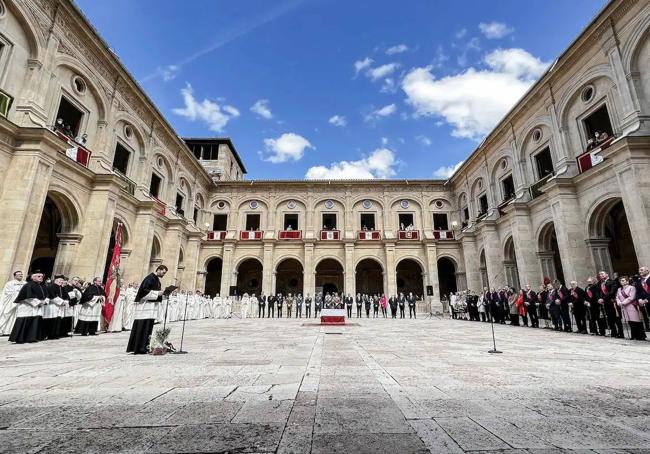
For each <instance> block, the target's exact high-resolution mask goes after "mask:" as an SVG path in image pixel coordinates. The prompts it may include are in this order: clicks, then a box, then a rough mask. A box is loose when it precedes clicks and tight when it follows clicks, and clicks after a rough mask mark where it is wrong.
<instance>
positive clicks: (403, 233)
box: [397, 230, 420, 241]
mask: <svg viewBox="0 0 650 454" xmlns="http://www.w3.org/2000/svg"><path fill="white" fill-rule="evenodd" d="M397 238H398V239H399V240H400V241H402V240H404V241H413V240H419V239H420V231H419V230H400V231H399V232H397Z"/></svg>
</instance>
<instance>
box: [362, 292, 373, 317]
mask: <svg viewBox="0 0 650 454" xmlns="http://www.w3.org/2000/svg"><path fill="white" fill-rule="evenodd" d="M371 304H372V297H371V296H368V295H366V294H365V293H364V295H363V306H364V308H365V309H366V318H370V305H371Z"/></svg>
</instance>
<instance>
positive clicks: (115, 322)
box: [107, 287, 126, 333]
mask: <svg viewBox="0 0 650 454" xmlns="http://www.w3.org/2000/svg"><path fill="white" fill-rule="evenodd" d="M125 308H126V289H125V288H124V287H122V288H120V294H119V296H118V297H117V301H115V307H113V318H111V321H110V323H109V324H108V330H107V331H108V332H109V333H119V332H120V331H122V329H124V309H125Z"/></svg>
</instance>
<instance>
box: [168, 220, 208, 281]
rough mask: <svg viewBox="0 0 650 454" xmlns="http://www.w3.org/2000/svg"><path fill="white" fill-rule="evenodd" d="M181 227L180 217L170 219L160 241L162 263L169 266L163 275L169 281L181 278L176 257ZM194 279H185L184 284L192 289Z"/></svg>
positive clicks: (178, 252)
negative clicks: (162, 247)
mask: <svg viewBox="0 0 650 454" xmlns="http://www.w3.org/2000/svg"><path fill="white" fill-rule="evenodd" d="M182 228H183V221H181V220H180V219H173V220H170V221H169V224H168V225H167V231H166V232H165V238H164V239H163V241H162V242H163V243H164V244H165V247H164V250H163V251H162V252H163V254H162V258H163V264H164V265H165V266H166V267H167V268H169V271H167V274H166V275H165V279H166V280H167V281H171V282H178V281H180V280H182V278H183V276H179V275H178V257H179V255H180V250H181V240H182V236H183V233H182V230H181V229H182ZM195 281H196V279H194V280H192V281H191V282H190V281H186V282H185V285H186V286H187V288H188V289H190V290H194V289H195V283H196V282H195ZM197 288H201V287H197Z"/></svg>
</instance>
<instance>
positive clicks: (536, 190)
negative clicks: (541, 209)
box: [528, 173, 553, 199]
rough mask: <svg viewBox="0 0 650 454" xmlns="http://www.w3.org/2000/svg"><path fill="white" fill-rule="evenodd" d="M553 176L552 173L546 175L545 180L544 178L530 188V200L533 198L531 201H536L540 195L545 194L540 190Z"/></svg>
mask: <svg viewBox="0 0 650 454" xmlns="http://www.w3.org/2000/svg"><path fill="white" fill-rule="evenodd" d="M552 176H553V174H552V173H549V174H548V175H546V176H545V177H544V178H542V179H541V180H539V181H538V182H536V183H534V184H532V185H531V186H530V187H529V188H528V190H529V191H530V198H531V199H536V198H537V197H539V196H540V195H542V194H544V193H543V192H542V191H541V190H540V188H541V187H542V186H544V185H545V184H546V182H547V181H548V180H550V179H551V177H552Z"/></svg>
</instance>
